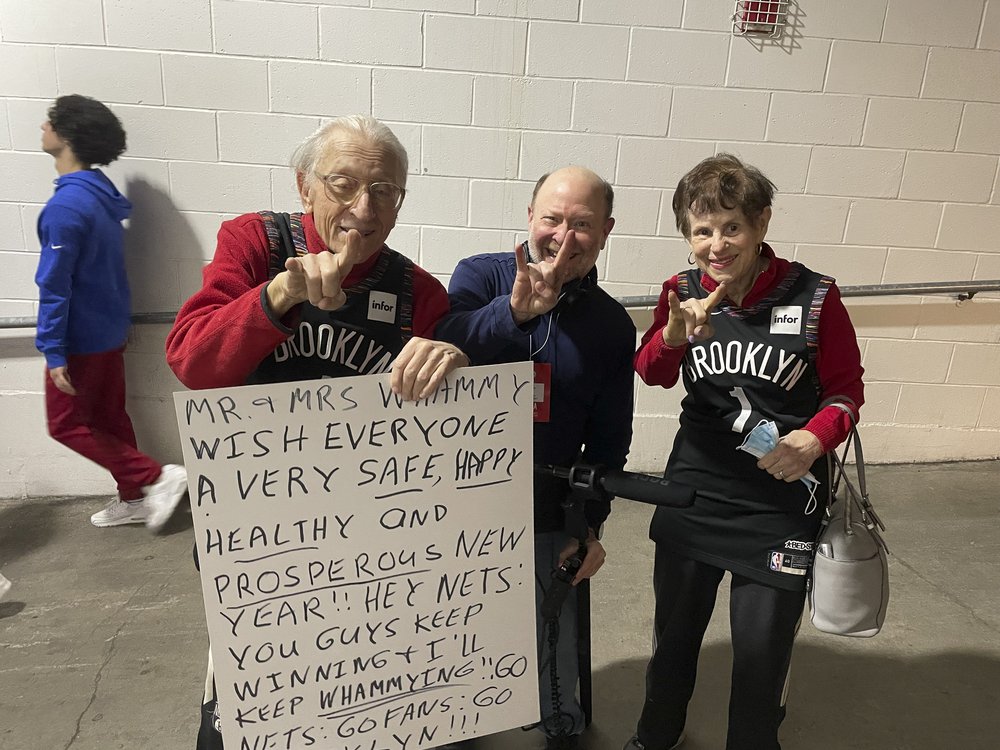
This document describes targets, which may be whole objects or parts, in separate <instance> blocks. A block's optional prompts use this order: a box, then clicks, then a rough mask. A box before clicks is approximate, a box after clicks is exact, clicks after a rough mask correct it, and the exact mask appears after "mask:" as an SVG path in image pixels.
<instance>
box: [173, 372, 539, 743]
mask: <svg viewBox="0 0 1000 750" xmlns="http://www.w3.org/2000/svg"><path fill="white" fill-rule="evenodd" d="M174 401H175V406H176V410H177V420H178V424H179V426H180V434H181V440H182V442H183V444H184V459H185V463H186V465H187V469H188V477H189V483H190V492H191V509H192V516H193V519H194V528H195V538H196V544H197V550H198V557H199V560H200V564H201V579H202V589H203V594H204V599H205V611H206V615H207V619H208V631H209V636H210V637H211V642H212V658H213V661H214V664H215V672H216V677H215V679H216V689H217V693H218V701H219V714H220V717H221V724H222V731H223V737H224V738H225V742H226V747H227V748H232V749H239V750H265V749H268V750H270V749H271V748H288V749H289V750H291V749H293V748H309V747H312V748H322V749H323V750H327V749H328V748H329V749H330V750H362V749H363V750H417V749H418V748H431V747H436V746H438V745H441V744H444V743H447V742H455V741H458V740H461V739H466V738H469V737H473V736H477V735H481V734H488V733H492V732H498V731H502V730H504V729H509V728H511V727H515V726H521V725H524V724H530V723H532V722H534V721H536V720H537V719H538V682H537V667H536V656H535V625H534V606H535V605H534V571H533V560H534V557H533V530H532V469H533V464H532V453H531V437H532V432H531V430H532V427H531V406H532V372H531V365H530V363H520V364H512V365H501V366H495V367H475V368H465V369H461V370H458V371H456V372H455V373H452V375H451V376H450V377H449V378H448V380H447V381H446V382H445V383H444V384H442V386H441V387H440V388H439V389H438V391H437V393H436V394H435V395H434V396H432V397H430V398H428V399H425V400H423V401H418V402H404V401H402V400H401V399H399V398H397V397H396V396H394V395H393V394H392V392H391V391H390V389H389V385H388V376H383V375H372V376H367V377H356V378H338V379H332V380H331V379H328V380H315V381H304V382H297V383H279V384H274V385H262V386H244V387H241V388H228V389H215V390H207V391H194V392H185V393H176V394H174Z"/></svg>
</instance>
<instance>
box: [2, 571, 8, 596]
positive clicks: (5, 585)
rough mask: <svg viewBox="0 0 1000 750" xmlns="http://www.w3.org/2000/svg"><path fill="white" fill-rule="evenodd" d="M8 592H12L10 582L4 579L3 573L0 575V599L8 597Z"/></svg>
mask: <svg viewBox="0 0 1000 750" xmlns="http://www.w3.org/2000/svg"><path fill="white" fill-rule="evenodd" d="M8 591H10V581H8V580H7V579H6V578H4V577H3V573H0V599H3V598H4V597H5V596H7V592H8Z"/></svg>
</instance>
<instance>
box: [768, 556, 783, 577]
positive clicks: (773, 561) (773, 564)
mask: <svg viewBox="0 0 1000 750" xmlns="http://www.w3.org/2000/svg"><path fill="white" fill-rule="evenodd" d="M784 557H785V556H784V555H782V554H781V553H780V552H772V553H771V558H770V560H768V567H769V568H770V569H771V570H773V571H775V572H780V571H781V568H782V567H783V566H782V563H783V562H784Z"/></svg>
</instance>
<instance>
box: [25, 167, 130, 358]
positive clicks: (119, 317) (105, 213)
mask: <svg viewBox="0 0 1000 750" xmlns="http://www.w3.org/2000/svg"><path fill="white" fill-rule="evenodd" d="M55 184H56V192H55V194H54V195H53V196H52V197H51V198H50V199H49V202H48V203H46V204H45V208H44V209H43V210H42V213H41V216H39V217H38V239H39V241H40V242H41V245H42V254H41V260H40V261H39V263H38V272H37V273H36V274H35V283H36V284H38V292H39V305H38V331H37V335H36V337H35V346H37V347H38V350H39V351H40V352H41V353H42V354H44V355H45V363H46V365H48V367H49V369H52V368H55V367H63V366H65V365H66V356H67V355H69V354H95V353H98V352H106V351H110V350H112V349H117V348H118V347H120V346H123V345H124V344H125V338H126V336H127V335H128V327H129V314H130V299H129V289H128V278H127V277H126V275H125V255H124V250H123V242H122V239H123V231H122V224H121V223H122V220H124V219H126V218H128V215H129V213H130V212H131V210H132V204H131V203H129V202H128V200H127V199H126V198H125V196H124V195H122V194H121V193H119V192H118V189H117V188H116V187H115V186H114V184H112V182H111V180H109V179H108V178H107V177H106V176H105V175H104V173H103V172H101V170H99V169H91V170H83V171H80V172H71V173H69V174H64V175H62V176H60V177H59V179H57V180H56V181H55Z"/></svg>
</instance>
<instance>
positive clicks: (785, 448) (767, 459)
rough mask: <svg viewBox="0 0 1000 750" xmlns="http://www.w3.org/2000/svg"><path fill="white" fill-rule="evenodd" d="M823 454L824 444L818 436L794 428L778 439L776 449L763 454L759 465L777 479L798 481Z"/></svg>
mask: <svg viewBox="0 0 1000 750" xmlns="http://www.w3.org/2000/svg"><path fill="white" fill-rule="evenodd" d="M822 455H823V445H822V444H821V443H820V442H819V438H818V437H816V436H815V435H813V434H812V433H811V432H809V431H807V430H792V431H791V432H789V433H788V434H787V435H785V436H784V437H782V438H779V439H778V444H777V445H776V446H775V447H774V450H772V451H771V452H770V453H765V454H764V455H763V456H761V459H760V460H759V461H758V462H757V467H758V468H760V469H763V470H764V471H766V472H767V473H768V474H770V475H771V476H772V477H774V478H775V479H780V480H784V481H785V482H797V481H799V480H800V479H802V477H804V476H805V475H806V474H808V473H809V469H810V468H811V467H812V465H813V464H814V463H815V462H816V459H817V458H819V457H820V456H822Z"/></svg>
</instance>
